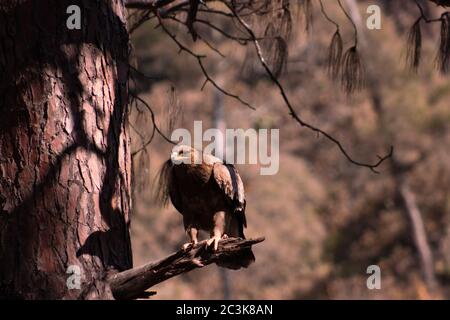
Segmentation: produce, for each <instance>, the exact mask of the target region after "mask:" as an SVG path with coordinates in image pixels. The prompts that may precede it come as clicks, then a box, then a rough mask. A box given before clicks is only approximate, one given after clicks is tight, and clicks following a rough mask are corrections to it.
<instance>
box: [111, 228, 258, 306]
mask: <svg viewBox="0 0 450 320" xmlns="http://www.w3.org/2000/svg"><path fill="white" fill-rule="evenodd" d="M262 241H264V237H260V238H256V239H241V238H228V239H224V240H221V241H220V242H219V248H218V249H217V251H215V252H213V251H211V249H210V248H206V240H205V241H202V242H199V243H198V244H196V245H195V246H193V247H192V249H190V250H188V251H184V250H182V249H180V250H179V251H177V252H175V253H172V254H171V255H169V256H168V257H166V258H163V259H161V260H159V261H156V262H150V263H148V264H145V265H143V266H140V267H136V268H133V269H129V270H125V271H122V272H119V273H116V274H115V275H113V276H112V277H111V278H110V279H109V284H110V287H111V291H112V293H113V295H114V298H116V299H135V298H137V297H142V296H143V295H145V290H147V289H148V288H150V287H152V286H154V285H156V284H158V283H160V282H163V281H165V280H167V279H170V278H172V277H175V276H177V275H179V274H181V273H185V272H188V271H191V270H193V269H196V268H201V267H203V266H206V265H208V264H211V263H215V262H218V261H221V260H227V261H229V260H230V258H231V259H233V257H234V256H235V254H236V253H237V252H239V251H241V250H243V249H246V248H250V247H251V246H252V245H254V244H257V243H260V242H262Z"/></svg>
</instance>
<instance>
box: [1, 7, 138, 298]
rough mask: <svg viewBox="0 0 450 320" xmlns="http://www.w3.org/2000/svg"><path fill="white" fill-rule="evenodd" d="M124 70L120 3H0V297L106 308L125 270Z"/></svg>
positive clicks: (127, 203) (126, 163)
mask: <svg viewBox="0 0 450 320" xmlns="http://www.w3.org/2000/svg"><path fill="white" fill-rule="evenodd" d="M69 5H78V6H79V7H80V8H81V10H82V12H81V13H82V28H81V30H69V29H67V27H66V19H67V18H68V17H69V14H67V13H66V9H67V7H68V6H69ZM127 61H128V32H127V30H126V23H125V19H124V8H123V3H122V2H121V1H119V0H104V1H100V0H98V1H96V0H70V1H68V0H40V1H37V0H25V1H19V0H14V1H2V2H1V4H0V74H1V77H0V111H1V117H0V297H6V298H23V299H61V298H69V299H75V298H78V299H79V298H111V297H112V296H111V293H110V290H109V286H108V284H107V281H106V277H107V274H108V272H109V271H115V270H117V271H122V270H125V269H128V268H130V267H131V266H132V260H131V247H130V239H129V231H128V227H129V212H130V152H129V138H128V135H127V132H126V130H125V122H126V111H127V110H126V106H127V78H128V63H127ZM70 265H76V266H79V267H80V269H81V289H80V290H77V289H72V290H69V289H68V287H67V286H66V281H67V278H68V276H69V274H66V271H67V268H68V267H69V266H70Z"/></svg>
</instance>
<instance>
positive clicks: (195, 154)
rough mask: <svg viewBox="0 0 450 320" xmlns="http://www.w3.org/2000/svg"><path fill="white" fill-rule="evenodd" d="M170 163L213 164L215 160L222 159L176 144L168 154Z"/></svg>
mask: <svg viewBox="0 0 450 320" xmlns="http://www.w3.org/2000/svg"><path fill="white" fill-rule="evenodd" d="M170 161H171V164H173V165H177V164H188V165H195V164H197V165H198V164H207V165H213V164H214V163H216V162H220V163H222V160H220V159H219V158H217V157H215V156H213V155H211V154H207V153H202V152H201V151H198V150H197V149H194V148H192V147H191V146H187V145H177V146H175V147H174V148H173V149H172V154H171V155H170Z"/></svg>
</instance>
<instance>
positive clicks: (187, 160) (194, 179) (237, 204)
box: [158, 145, 255, 269]
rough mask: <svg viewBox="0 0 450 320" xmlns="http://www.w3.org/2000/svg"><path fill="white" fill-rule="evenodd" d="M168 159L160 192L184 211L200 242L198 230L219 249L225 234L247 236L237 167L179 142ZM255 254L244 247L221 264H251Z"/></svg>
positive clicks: (188, 227)
mask: <svg viewBox="0 0 450 320" xmlns="http://www.w3.org/2000/svg"><path fill="white" fill-rule="evenodd" d="M172 151H173V152H172V155H171V158H170V159H169V160H168V161H166V162H165V164H164V165H163V168H162V169H161V173H160V177H159V183H158V184H159V195H160V200H161V201H162V202H163V203H167V202H168V200H169V199H170V200H171V202H172V204H173V205H174V207H175V208H176V209H177V210H178V211H179V212H180V213H181V214H182V215H183V222H184V227H185V230H186V232H187V234H188V236H189V237H190V239H191V242H190V243H187V244H186V245H184V248H185V249H188V248H189V246H190V244H192V243H194V244H195V243H197V242H198V238H197V235H198V231H199V230H205V231H208V232H210V234H211V238H210V239H209V240H208V241H207V245H208V246H212V248H213V249H214V250H217V246H218V243H219V240H220V239H221V238H222V237H227V236H228V237H239V238H244V239H245V236H244V227H246V226H247V222H246V217H245V205H246V201H245V193H244V184H243V182H242V179H241V177H240V176H239V173H238V171H237V169H236V168H235V167H234V166H233V165H231V164H225V163H223V162H222V161H221V160H220V159H218V158H216V157H214V156H212V155H208V154H202V153H201V152H199V151H198V150H195V149H194V148H191V147H189V146H185V145H181V146H176V147H175V148H174V149H173V150H172ZM253 261H255V257H254V255H253V253H252V251H251V249H248V250H244V251H241V252H240V253H239V254H238V256H236V257H235V258H234V259H233V260H232V261H223V262H221V263H220V264H219V265H220V266H223V267H227V268H231V269H239V268H241V267H248V265H250V264H251V263H252V262H253Z"/></svg>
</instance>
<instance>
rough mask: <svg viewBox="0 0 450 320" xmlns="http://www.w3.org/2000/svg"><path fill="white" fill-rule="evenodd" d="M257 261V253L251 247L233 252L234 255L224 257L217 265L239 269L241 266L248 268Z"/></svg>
mask: <svg viewBox="0 0 450 320" xmlns="http://www.w3.org/2000/svg"><path fill="white" fill-rule="evenodd" d="M253 262H255V255H254V254H253V251H252V249H251V248H248V249H244V250H241V251H239V252H236V253H235V254H233V256H232V257H227V258H222V259H221V260H220V261H219V262H217V265H218V266H219V267H222V268H227V269H233V270H238V269H240V268H247V267H248V266H249V265H251V264H252V263H253Z"/></svg>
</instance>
